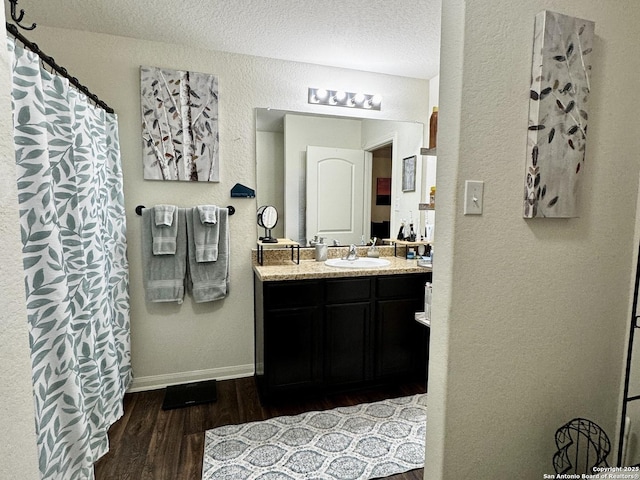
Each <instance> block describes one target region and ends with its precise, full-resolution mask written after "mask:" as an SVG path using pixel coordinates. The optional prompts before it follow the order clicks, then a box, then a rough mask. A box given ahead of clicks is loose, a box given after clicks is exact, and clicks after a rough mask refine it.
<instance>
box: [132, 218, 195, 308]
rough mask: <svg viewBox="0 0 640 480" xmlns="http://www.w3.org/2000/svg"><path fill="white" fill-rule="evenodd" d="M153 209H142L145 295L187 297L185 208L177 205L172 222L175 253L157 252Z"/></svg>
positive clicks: (166, 298) (168, 298)
mask: <svg viewBox="0 0 640 480" xmlns="http://www.w3.org/2000/svg"><path fill="white" fill-rule="evenodd" d="M153 224H154V212H153V210H152V209H150V208H145V209H144V210H143V211H142V270H143V275H144V288H145V296H146V299H147V301H148V302H178V303H182V301H183V299H184V283H185V274H186V266H187V228H186V217H185V209H184V208H179V209H176V216H175V219H174V221H173V226H175V227H176V233H177V235H176V252H175V254H174V255H154V254H153V238H152V237H151V226H152V225H153Z"/></svg>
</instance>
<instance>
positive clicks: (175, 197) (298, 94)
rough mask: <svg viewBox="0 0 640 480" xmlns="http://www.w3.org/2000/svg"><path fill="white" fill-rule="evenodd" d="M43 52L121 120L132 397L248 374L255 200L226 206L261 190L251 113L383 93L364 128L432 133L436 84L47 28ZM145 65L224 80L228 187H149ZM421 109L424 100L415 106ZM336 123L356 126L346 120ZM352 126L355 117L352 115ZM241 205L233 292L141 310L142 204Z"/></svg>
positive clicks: (41, 33)
mask: <svg viewBox="0 0 640 480" xmlns="http://www.w3.org/2000/svg"><path fill="white" fill-rule="evenodd" d="M31 36H32V37H33V39H34V41H36V42H37V43H38V44H39V45H41V46H42V48H43V49H45V51H46V52H47V53H48V54H49V55H52V56H53V57H55V58H56V60H57V61H58V62H59V63H61V64H62V65H64V66H65V67H67V68H68V70H69V71H71V72H73V74H74V75H75V76H77V77H78V78H79V79H80V80H81V81H82V82H83V83H85V84H86V85H89V86H90V88H91V90H92V91H95V92H96V93H97V94H98V95H99V96H100V97H101V98H104V100H105V101H106V102H107V103H109V104H110V105H111V106H112V107H113V108H114V109H115V110H116V112H117V114H118V118H119V127H120V141H121V148H122V159H123V168H124V186H125V201H126V211H127V229H128V235H127V237H128V241H129V250H128V252H129V261H130V269H131V288H130V292H131V335H132V362H133V369H134V375H135V379H134V388H147V387H157V386H162V385H163V384H166V383H176V382H183V381H189V380H197V379H201V378H212V377H215V378H225V377H233V376H243V375H250V374H252V372H253V284H252V269H251V261H250V258H251V254H250V252H251V249H252V248H253V247H254V242H255V238H256V234H257V226H256V217H255V212H256V208H257V207H256V201H255V199H238V198H233V199H232V198H230V193H229V192H230V190H231V187H233V185H235V184H236V183H242V184H244V185H247V186H248V187H250V188H255V186H256V177H255V113H254V108H255V107H272V108H276V109H284V110H299V111H302V110H304V111H312V112H315V113H330V114H336V113H337V112H336V108H335V107H322V106H312V105H308V104H307V87H313V86H325V87H327V88H338V89H344V90H348V91H360V90H362V91H366V92H379V93H380V94H381V95H382V96H383V110H382V111H381V112H367V111H364V110H360V111H358V112H357V116H358V117H362V116H368V117H371V118H384V119H394V120H397V119H403V120H411V121H422V122H424V121H425V117H426V116H427V109H428V103H427V102H428V96H429V93H428V92H429V82H427V81H424V80H415V79H407V78H399V77H392V76H389V75H370V74H367V73H364V72H358V71H349V70H341V69H335V68H327V67H320V66H313V65H308V64H301V63H292V62H284V61H276V60H269V59H265V58H257V57H248V56H242V55H233V54H226V53H221V52H212V51H206V50H197V49H193V48H186V47H181V46H177V45H168V44H162V43H153V42H147V41H139V40H134V39H130V38H121V37H113V36H108V35H101V34H93V33H85V32H79V31H71V30H62V29H52V28H47V27H45V26H43V25H39V26H38V28H37V30H35V31H34V32H33V34H32V35H31ZM140 65H153V66H161V67H166V68H175V69H189V70H193V71H198V72H206V73H212V74H216V75H218V79H219V86H220V87H219V88H220V106H219V107H220V108H219V112H220V139H221V146H220V158H221V170H220V176H221V182H220V183H214V184H197V185H193V184H184V183H180V182H157V181H156V182H151V181H144V180H143V179H142V165H141V162H142V160H141V141H140V122H141V120H140V93H139V90H140V86H139V82H140V81H139V67H140ZM415 99H420V101H416V100H415ZM343 110H344V112H342V111H341V112H340V114H349V112H350V111H349V110H348V109H343ZM351 115H355V113H351ZM167 202H170V203H175V204H177V205H181V206H191V205H198V204H204V203H214V204H219V205H230V204H232V205H234V206H235V208H236V214H235V216H233V217H232V219H231V242H232V245H231V251H232V256H231V291H230V294H229V296H228V297H227V298H226V299H225V300H224V301H220V302H217V303H210V304H194V303H192V301H191V298H190V297H187V298H186V301H185V303H184V304H183V305H181V306H178V305H166V304H151V305H147V304H146V303H145V302H144V295H143V289H142V276H141V260H140V254H139V252H140V241H139V238H140V228H139V226H140V217H138V216H136V215H135V213H134V208H135V206H136V205H138V204H143V205H147V206H152V205H154V204H158V203H167Z"/></svg>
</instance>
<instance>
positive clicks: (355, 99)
mask: <svg viewBox="0 0 640 480" xmlns="http://www.w3.org/2000/svg"><path fill="white" fill-rule="evenodd" d="M308 101H309V103H311V104H314V105H332V106H334V107H348V108H364V109H367V110H380V106H381V105H382V97H381V96H380V95H371V94H367V93H352V92H344V91H341V90H325V89H324V88H309V93H308Z"/></svg>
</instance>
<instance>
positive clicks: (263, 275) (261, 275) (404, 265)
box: [253, 257, 431, 282]
mask: <svg viewBox="0 0 640 480" xmlns="http://www.w3.org/2000/svg"><path fill="white" fill-rule="evenodd" d="M384 258H385V260H389V261H390V262H391V264H390V265H388V266H386V267H381V268H336V267H329V266H327V265H325V264H324V262H316V261H315V260H300V264H299V265H297V264H295V263H293V262H291V263H288V264H284V265H254V266H253V271H254V272H255V274H256V276H257V277H258V279H259V280H260V281H262V282H275V281H282V280H304V279H313V278H341V277H369V276H375V275H397V274H406V273H424V272H430V271H431V268H430V267H419V266H418V264H417V261H416V260H405V259H404V258H400V257H384Z"/></svg>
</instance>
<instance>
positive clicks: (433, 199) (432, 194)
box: [429, 186, 436, 208]
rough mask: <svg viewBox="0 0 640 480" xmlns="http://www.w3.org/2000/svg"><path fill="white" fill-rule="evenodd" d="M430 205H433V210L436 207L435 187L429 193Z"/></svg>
mask: <svg viewBox="0 0 640 480" xmlns="http://www.w3.org/2000/svg"><path fill="white" fill-rule="evenodd" d="M429 204H430V205H431V207H432V208H433V207H435V206H436V187H435V186H433V187H431V190H430V191H429Z"/></svg>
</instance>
